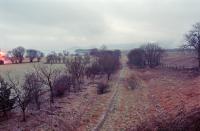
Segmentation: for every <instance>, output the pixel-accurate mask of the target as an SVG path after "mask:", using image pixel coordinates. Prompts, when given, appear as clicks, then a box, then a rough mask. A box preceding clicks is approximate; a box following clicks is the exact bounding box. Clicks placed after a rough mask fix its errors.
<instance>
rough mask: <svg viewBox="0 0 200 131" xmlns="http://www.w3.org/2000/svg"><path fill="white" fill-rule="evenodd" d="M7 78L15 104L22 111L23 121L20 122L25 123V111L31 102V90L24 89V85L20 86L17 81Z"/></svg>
mask: <svg viewBox="0 0 200 131" xmlns="http://www.w3.org/2000/svg"><path fill="white" fill-rule="evenodd" d="M8 78H9V86H10V87H11V88H13V89H14V91H15V95H16V100H17V103H18V105H19V107H20V109H21V111H22V116H23V119H22V121H24V122H25V121H26V109H27V107H28V105H29V104H30V102H31V99H32V90H31V89H29V88H25V86H24V85H21V84H20V82H19V81H17V80H16V79H15V80H14V79H12V78H11V77H10V75H9V74H8Z"/></svg>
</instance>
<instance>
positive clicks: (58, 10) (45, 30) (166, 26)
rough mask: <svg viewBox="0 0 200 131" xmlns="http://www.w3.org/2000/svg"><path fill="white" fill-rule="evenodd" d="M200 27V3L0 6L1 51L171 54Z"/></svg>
mask: <svg viewBox="0 0 200 131" xmlns="http://www.w3.org/2000/svg"><path fill="white" fill-rule="evenodd" d="M198 21H200V0H0V48H1V49H3V50H8V49H10V48H13V47H16V46H24V47H25V48H36V49H41V50H61V49H70V48H74V47H85V48H89V47H99V46H100V45H102V44H105V45H108V47H113V46H116V47H128V46H127V45H129V47H130V46H132V47H136V46H138V45H139V44H141V43H146V42H148V41H155V42H159V43H160V45H162V46H163V47H169V48H172V47H177V46H178V45H180V44H181V43H182V42H183V40H184V37H183V35H184V34H185V33H186V32H187V31H188V30H190V29H191V27H192V25H193V24H194V23H196V22H198ZM131 44H132V45H131ZM129 47H128V48H129Z"/></svg>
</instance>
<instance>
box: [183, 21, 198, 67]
mask: <svg viewBox="0 0 200 131" xmlns="http://www.w3.org/2000/svg"><path fill="white" fill-rule="evenodd" d="M185 39H186V44H184V45H183V47H184V48H187V49H194V50H195V51H196V53H197V59H198V63H199V68H200V23H196V24H195V25H193V29H192V30H190V31H189V32H188V33H187V34H186V35H185Z"/></svg>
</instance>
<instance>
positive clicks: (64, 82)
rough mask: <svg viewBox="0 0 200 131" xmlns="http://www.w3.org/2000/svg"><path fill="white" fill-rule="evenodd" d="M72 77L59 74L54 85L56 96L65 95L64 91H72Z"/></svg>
mask: <svg viewBox="0 0 200 131" xmlns="http://www.w3.org/2000/svg"><path fill="white" fill-rule="evenodd" d="M71 84H72V81H71V77H70V76H68V75H66V74H64V75H61V76H59V77H58V78H57V79H56V80H55V82H54V85H53V89H54V95H55V96H63V95H64V93H65V92H66V91H67V92H68V93H70V91H71Z"/></svg>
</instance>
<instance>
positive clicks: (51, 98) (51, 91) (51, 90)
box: [50, 86, 54, 103]
mask: <svg viewBox="0 0 200 131" xmlns="http://www.w3.org/2000/svg"><path fill="white" fill-rule="evenodd" d="M50 102H51V103H54V98H53V87H52V86H50Z"/></svg>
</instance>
